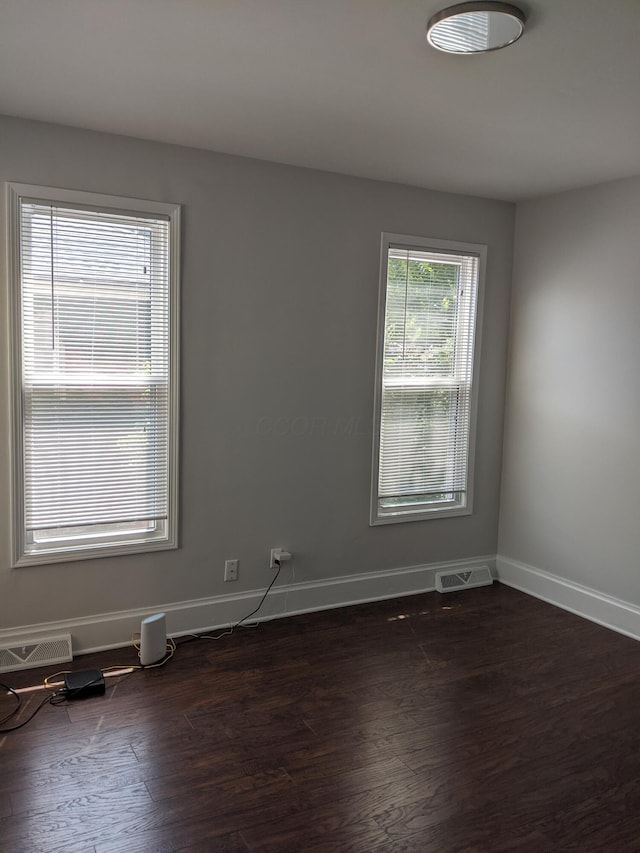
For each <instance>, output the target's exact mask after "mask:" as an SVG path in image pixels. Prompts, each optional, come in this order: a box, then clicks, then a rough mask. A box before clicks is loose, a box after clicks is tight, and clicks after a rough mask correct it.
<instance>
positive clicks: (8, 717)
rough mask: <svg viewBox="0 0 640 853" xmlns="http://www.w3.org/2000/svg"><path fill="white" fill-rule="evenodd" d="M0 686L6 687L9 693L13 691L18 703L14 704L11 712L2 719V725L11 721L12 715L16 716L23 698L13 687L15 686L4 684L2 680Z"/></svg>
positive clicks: (0, 723)
mask: <svg viewBox="0 0 640 853" xmlns="http://www.w3.org/2000/svg"><path fill="white" fill-rule="evenodd" d="M0 687H2V688H4V690H6V691H7V693H11V694H12V695H13V697H14V699H15V700H16V703H17V704H16V705H15V706H14V708H13V710H12V711H9V713H8V714H7V715H6V716H5V717H3V718H2V719H1V720H0V726H4V724H5V723H7V722H9V720H10V719H11V718H12V717H15V715H16V714H17V713H18V711H19V710H20V706H21V705H22V699H21V698H20V696H19V695H18V693H17V692H16V691H15V690H14V689H13V687H9V685H8V684H3V683H2V682H1V681H0Z"/></svg>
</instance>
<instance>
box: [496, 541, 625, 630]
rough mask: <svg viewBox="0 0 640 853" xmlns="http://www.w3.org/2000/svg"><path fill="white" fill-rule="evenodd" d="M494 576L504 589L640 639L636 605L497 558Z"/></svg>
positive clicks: (516, 562) (512, 561)
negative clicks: (512, 589)
mask: <svg viewBox="0 0 640 853" xmlns="http://www.w3.org/2000/svg"><path fill="white" fill-rule="evenodd" d="M496 574H497V577H498V580H499V581H500V582H501V583H504V584H506V585H507V586H512V587H513V588H514V589H519V590H520V591H521V592H526V593H527V594H528V595H533V596H535V597H536V598H540V599H542V600H543V601H547V602H549V604H555V605H556V607H561V608H562V609H563V610H569V611H570V612H571V613H575V614H577V615H578V616H582V617H584V618H585V619H589V620H590V621H591V622H597V623H598V625H604V626H605V627H606V628H611V629H612V630H613V631H618V633H620V634H625V635H626V636H627V637H633V639H634V640H640V607H638V606H637V605H635V604H631V603H629V602H627V601H622V600H621V599H619V598H614V597H613V596H610V595H606V594H605V593H603V592H598V591H597V590H595V589H591V588H590V587H588V586H582V584H579V583H575V582H574V581H569V580H566V579H565V578H561V577H558V575H554V574H551V573H550V572H545V571H543V570H542V569H537V568H535V567H534V566H528V565H526V563H519V562H518V561H517V560H511V559H509V558H508V557H502V556H500V555H498V556H497V557H496Z"/></svg>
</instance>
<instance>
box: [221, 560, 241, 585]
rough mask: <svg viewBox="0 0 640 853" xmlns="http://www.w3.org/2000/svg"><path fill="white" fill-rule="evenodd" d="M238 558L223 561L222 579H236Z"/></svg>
mask: <svg viewBox="0 0 640 853" xmlns="http://www.w3.org/2000/svg"><path fill="white" fill-rule="evenodd" d="M239 563H240V560H225V561H224V579H225V581H237V580H238V565H239Z"/></svg>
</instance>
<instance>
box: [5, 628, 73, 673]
mask: <svg viewBox="0 0 640 853" xmlns="http://www.w3.org/2000/svg"><path fill="white" fill-rule="evenodd" d="M70 660H73V654H72V652H71V634H58V635H57V636H55V637H38V638H37V639H23V638H22V637H16V638H15V639H12V640H7V641H5V642H4V643H2V644H0V672H9V671H10V670H12V669H29V668H30V667H34V666H49V665H50V664H54V663H66V662H67V661H70Z"/></svg>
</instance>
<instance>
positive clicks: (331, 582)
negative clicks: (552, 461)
mask: <svg viewBox="0 0 640 853" xmlns="http://www.w3.org/2000/svg"><path fill="white" fill-rule="evenodd" d="M487 564H488V565H489V567H490V568H491V569H492V571H493V570H494V566H495V557H494V556H493V555H490V556H480V557H475V558H473V559H465V560H451V561H448V562H446V563H430V564H428V565H423V566H409V567H406V568H400V569H391V570H387V571H382V572H369V573H367V574H356V575H345V576H342V577H336V578H326V579H323V580H317V581H303V582H293V583H287V582H286V578H287V577H288V575H287V574H286V572H287V566H286V564H285V566H284V567H283V573H284V578H285V580H284V581H279V582H278V583H277V584H276V585H274V587H273V589H272V590H271V591H270V593H269V595H268V596H267V598H266V599H265V602H264V604H263V605H262V607H261V608H260V611H259V612H258V613H257V614H256V615H255V616H254V617H252V619H251V621H252V622H255V621H260V622H264V621H268V620H270V619H279V618H281V617H284V616H295V615H296V614H299V613H310V612H312V611H314V610H330V609H332V608H334V607H345V606H347V605H351V604H364V603H366V602H368V601H379V600H381V599H386V598H397V597H400V596H403V595H413V594H415V593H420V592H431V591H433V590H435V573H436V572H440V571H446V570H448V569H459V570H460V571H466V570H468V569H471V568H475V567H477V566H479V565H487ZM263 594H264V590H252V591H250V592H243V593H239V594H235V595H219V596H215V597H213V598H199V599H194V600H192V601H178V602H173V603H166V602H165V603H158V604H151V605H150V606H149V607H147V608H145V609H143V610H142V609H135V610H121V611H118V612H115V613H99V614H96V615H94V616H83V617H80V618H77V619H67V620H63V621H58V622H46V623H39V624H36V625H23V626H19V627H15V628H9V629H6V630H0V644H8V643H10V641H13V642H14V643H15V642H18V641H19V640H21V639H22V638H24V637H29V638H33V639H38V637H41V636H44V635H54V634H60V633H69V634H71V636H72V642H73V653H74V655H77V654H88V653H89V652H96V651H101V650H103V649H115V648H118V647H119V646H127V645H129V644H130V642H131V640H130V638H131V635H132V634H133V633H136V632H138V631H140V622H141V620H142V619H144V618H145V617H147V616H149V615H151V614H153V613H165V614H166V616H167V632H168V634H169V635H170V636H176V637H177V636H181V635H184V634H190V633H201V632H203V631H215V630H217V629H220V628H225V627H228V626H229V625H233V624H234V623H236V622H237V621H238V620H239V619H242V617H244V616H246V615H247V614H248V613H251V611H252V610H253V609H254V608H255V607H257V605H258V604H259V602H260V599H261V598H262V596H263Z"/></svg>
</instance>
